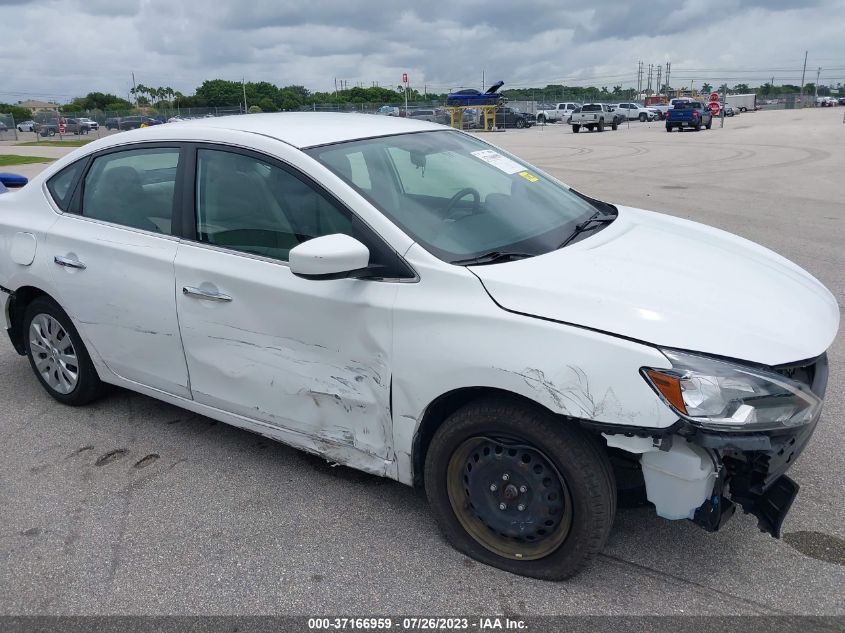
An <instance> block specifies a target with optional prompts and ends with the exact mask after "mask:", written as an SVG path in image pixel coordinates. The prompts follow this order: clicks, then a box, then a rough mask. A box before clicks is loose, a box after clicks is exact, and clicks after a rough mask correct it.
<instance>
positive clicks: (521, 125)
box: [516, 119, 525, 130]
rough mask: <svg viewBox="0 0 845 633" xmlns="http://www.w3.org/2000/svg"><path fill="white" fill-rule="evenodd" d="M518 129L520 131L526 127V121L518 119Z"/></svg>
mask: <svg viewBox="0 0 845 633" xmlns="http://www.w3.org/2000/svg"><path fill="white" fill-rule="evenodd" d="M516 127H517V128H519V129H520V130H521V129H522V128H524V127H525V120H524V119H517V120H516Z"/></svg>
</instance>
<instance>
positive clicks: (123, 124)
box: [117, 116, 161, 130]
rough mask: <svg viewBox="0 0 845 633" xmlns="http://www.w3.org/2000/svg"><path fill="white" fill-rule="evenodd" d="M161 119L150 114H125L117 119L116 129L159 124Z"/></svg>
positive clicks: (131, 128) (134, 128) (130, 128)
mask: <svg viewBox="0 0 845 633" xmlns="http://www.w3.org/2000/svg"><path fill="white" fill-rule="evenodd" d="M160 124H161V121H159V120H158V119H154V118H153V117H150V116H127V117H123V118H122V119H120V120H119V121H118V124H117V129H118V130H137V129H138V128H139V127H150V126H152V125H160Z"/></svg>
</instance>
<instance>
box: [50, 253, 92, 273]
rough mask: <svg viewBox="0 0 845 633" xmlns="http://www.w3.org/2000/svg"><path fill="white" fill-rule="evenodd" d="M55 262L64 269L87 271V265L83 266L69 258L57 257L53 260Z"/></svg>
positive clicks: (76, 260)
mask: <svg viewBox="0 0 845 633" xmlns="http://www.w3.org/2000/svg"><path fill="white" fill-rule="evenodd" d="M53 261H54V262H55V263H56V264H58V265H59V266H62V267H64V268H78V269H79V270H85V264H83V263H82V262H81V261H79V260H78V259H70V258H69V257H61V256H59V255H56V256H55V257H54V258H53Z"/></svg>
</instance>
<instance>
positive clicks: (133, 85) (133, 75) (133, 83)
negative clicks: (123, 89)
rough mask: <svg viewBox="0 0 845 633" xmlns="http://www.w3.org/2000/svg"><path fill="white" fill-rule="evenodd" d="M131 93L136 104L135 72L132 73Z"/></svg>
mask: <svg viewBox="0 0 845 633" xmlns="http://www.w3.org/2000/svg"><path fill="white" fill-rule="evenodd" d="M132 95H133V96H134V97H135V105H136V106H137V105H138V93H137V92H136V91H135V73H134V72H133V73H132Z"/></svg>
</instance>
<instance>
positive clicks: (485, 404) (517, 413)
mask: <svg viewBox="0 0 845 633" xmlns="http://www.w3.org/2000/svg"><path fill="white" fill-rule="evenodd" d="M425 487H426V493H427V495H428V499H429V503H430V504H431V507H432V510H433V512H434V515H435V518H436V519H437V522H438V524H439V525H440V527H441V529H442V530H443V532H444V534H445V535H446V538H447V539H448V540H449V542H450V543H451V544H452V545H453V546H454V547H456V548H457V549H458V550H460V551H461V552H464V553H465V554H467V555H468V556H470V557H472V558H474V559H476V560H478V561H481V562H483V563H486V564H488V565H492V566H494V567H498V568H500V569H504V570H506V571H510V572H512V573H516V574H521V575H524V576H531V577H534V578H542V579H546V580H562V579H564V578H567V577H569V576H571V575H573V574H574V573H576V572H577V571H578V570H579V569H581V568H582V567H583V566H584V565H585V564H586V563H587V562H588V561H589V560H590V559H591V558H592V557H593V556H595V555H596V554H597V553H598V552H599V551H600V550H601V548H602V546H603V545H604V543H605V541H606V540H607V536H608V534H609V533H610V528H611V525H612V523H613V516H614V514H615V511H616V486H615V482H614V479H613V474H612V470H611V467H610V463H609V462H608V459H607V456H606V454H605V453H604V451H603V450H602V449H601V448H600V446H599V445H598V443H597V442H596V441H595V440H594V439H593V438H592V437H590V436H588V435H586V434H585V433H584V432H583V431H582V430H581V429H580V428H579V427H578V426H576V425H574V424H569V423H567V422H565V421H563V420H561V419H559V418H557V417H556V416H554V415H552V414H551V413H549V412H546V411H544V410H541V409H539V408H536V409H535V408H534V407H532V406H530V405H526V404H523V403H521V402H516V401H510V400H507V399H491V400H485V401H482V402H478V403H475V404H471V405H468V406H466V407H464V408H463V409H460V410H459V411H457V412H456V413H454V414H453V415H452V416H450V417H449V419H447V420H446V421H445V422H444V423H443V425H442V426H441V427H440V429H438V431H437V433H436V434H435V436H434V438H433V439H432V442H431V445H430V446H429V450H428V454H427V456H426V465H425Z"/></svg>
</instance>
